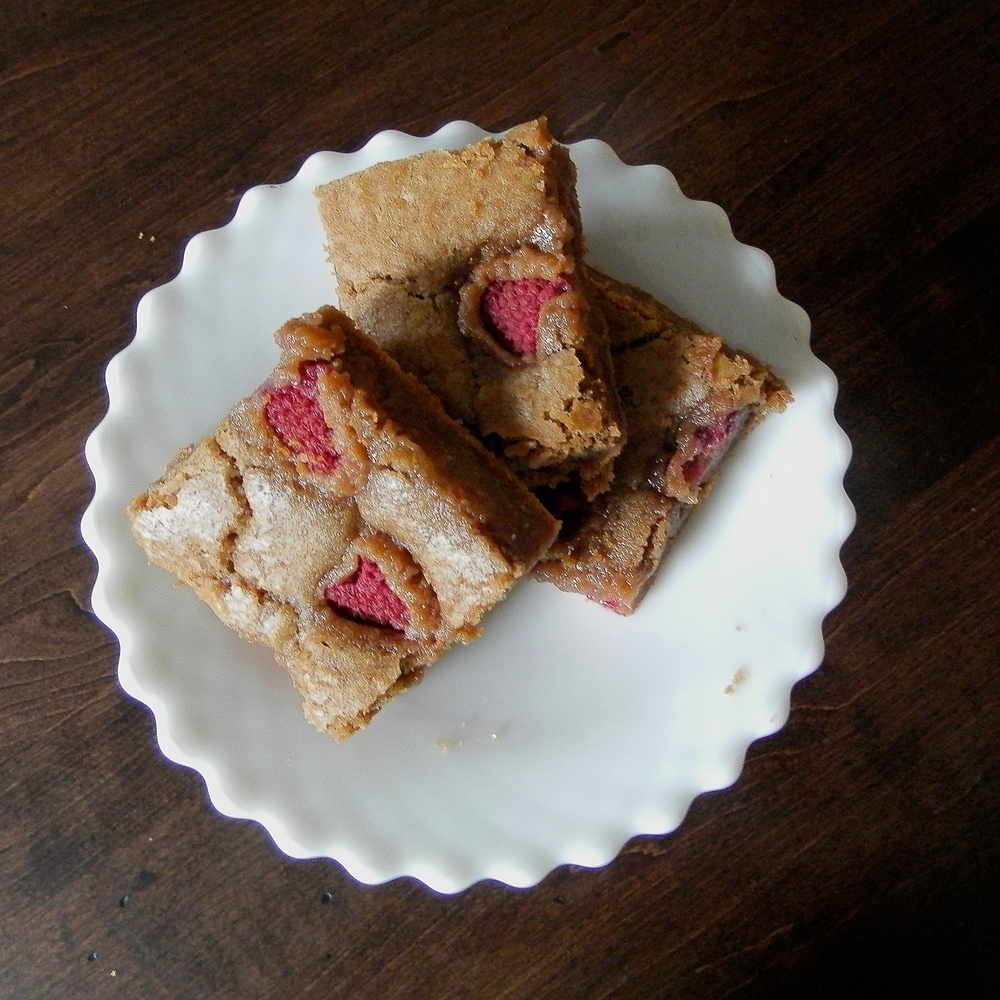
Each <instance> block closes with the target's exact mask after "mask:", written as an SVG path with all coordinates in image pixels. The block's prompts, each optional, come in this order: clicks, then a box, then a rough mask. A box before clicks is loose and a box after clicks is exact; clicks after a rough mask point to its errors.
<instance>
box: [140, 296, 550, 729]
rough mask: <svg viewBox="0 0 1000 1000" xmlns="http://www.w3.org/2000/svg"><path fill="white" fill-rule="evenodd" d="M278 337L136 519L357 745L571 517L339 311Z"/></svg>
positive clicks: (143, 502) (170, 564)
mask: <svg viewBox="0 0 1000 1000" xmlns="http://www.w3.org/2000/svg"><path fill="white" fill-rule="evenodd" d="M276 339H277V341H278V344H279V346H280V347H281V358H280V362H279V364H278V366H277V368H276V369H275V370H274V372H273V373H272V375H271V376H270V377H269V379H268V380H267V382H266V383H265V384H264V385H263V386H262V387H261V388H260V389H259V390H258V391H257V392H256V393H255V394H253V395H252V396H250V397H248V398H246V399H244V400H242V401H241V402H240V403H238V404H237V405H236V407H235V408H234V409H233V410H232V411H231V412H230V413H229V415H228V416H227V417H226V418H225V419H224V420H223V421H222V423H221V424H220V425H219V426H218V427H217V428H216V430H215V431H214V432H213V433H212V434H211V435H209V437H207V438H206V439H205V440H204V441H202V442H201V443H200V444H197V445H195V446H193V447H189V448H185V449H183V450H182V451H181V452H180V453H179V454H178V455H177V456H176V457H175V458H174V460H173V461H172V462H171V463H170V465H169V466H168V468H167V470H166V473H165V474H164V476H163V477H162V478H161V479H159V480H158V481H157V482H154V483H153V484H152V485H151V486H150V487H149V488H148V489H147V491H146V492H145V493H144V494H142V495H141V496H139V497H136V498H135V500H133V501H132V503H131V505H130V507H129V511H128V513H129V517H130V518H131V522H132V529H133V533H134V534H135V537H136V539H137V540H138V541H139V543H140V544H141V545H142V546H143V548H144V549H145V550H146V553H147V555H148V557H149V559H150V560H151V561H152V562H154V563H156V564H158V565H160V566H162V567H164V568H165V569H168V570H170V571H172V572H173V573H175V574H176V575H177V576H178V577H179V578H180V579H181V581H183V582H184V583H186V584H189V585H190V586H191V587H192V588H193V589H194V591H195V592H196V593H197V594H198V596H199V597H200V598H201V599H202V600H204V601H205V602H206V603H207V604H209V605H210V606H211V607H212V609H213V610H214V611H215V613H216V614H217V615H218V616H219V618H221V619H222V621H223V622H225V623H226V624H227V625H229V626H231V627H232V628H234V629H235V630H236V631H237V632H239V633H241V634H242V635H243V636H245V637H246V638H247V639H250V640H252V641H254V642H259V643H263V644H265V645H267V646H270V647H271V648H272V649H273V651H274V652H275V654H276V657H277V659H278V660H279V661H280V662H281V663H282V664H284V666H285V667H287V669H288V671H289V673H290V674H291V677H292V680H293V682H294V684H295V686H296V688H297V689H298V690H299V692H300V693H301V694H302V696H303V698H304V699H305V713H306V716H307V718H308V719H309V720H310V721H311V722H312V723H313V724H314V725H316V726H317V727H318V728H319V729H322V730H325V731H327V732H329V733H331V734H332V735H334V736H336V737H338V738H342V737H344V736H347V735H349V734H350V733H351V732H353V731H354V730H356V729H358V728H359V727H362V726H364V725H366V724H367V722H368V721H369V719H370V718H371V717H372V715H373V714H374V713H375V712H376V711H377V710H378V709H379V707H380V706H381V705H382V704H383V703H384V702H385V701H386V700H387V699H388V698H390V697H392V696H393V695H395V694H396V693H397V692H398V691H400V690H401V689H402V688H403V687H405V686H406V685H408V684H410V683H412V682H413V681H415V680H417V679H418V678H419V676H420V674H421V671H422V669H423V667H425V666H426V665H427V664H429V663H431V662H433V661H434V660H435V659H437V658H438V657H439V656H440V655H441V654H442V653H443V652H444V651H445V650H447V649H448V648H449V647H450V646H451V645H452V644H453V643H455V642H456V641H468V640H470V639H472V638H474V637H475V636H476V634H477V632H478V628H477V625H478V623H479V621H480V619H481V618H482V616H483V614H484V613H485V612H486V610H487V609H489V608H490V607H492V606H493V605H494V604H496V602H497V601H499V600H500V599H501V598H502V597H503V596H504V595H505V594H506V593H507V591H508V590H509V589H510V587H511V586H512V584H513V583H514V582H515V581H516V580H517V579H518V578H519V577H520V576H521V575H522V574H524V573H525V572H527V571H528V570H529V569H530V568H531V567H532V566H533V565H534V563H535V562H536V560H537V559H538V558H539V557H540V556H541V555H542V554H543V553H544V552H545V551H546V549H547V548H548V546H549V544H550V543H551V541H552V540H553V538H554V536H555V534H556V531H557V529H558V524H557V522H556V521H555V520H554V519H553V518H552V517H551V516H550V515H549V514H548V513H547V512H546V510H545V509H544V508H543V507H542V505H541V504H540V503H539V502H538V501H537V500H536V499H535V498H534V497H533V496H532V495H531V494H530V493H529V491H528V490H527V488H526V487H525V486H524V485H523V484H522V483H521V482H520V481H519V480H518V479H517V478H515V477H514V475H513V474H511V473H510V472H509V471H508V470H507V469H506V468H505V467H504V466H503V465H502V463H500V462H499V461H498V460H497V459H496V458H495V457H494V456H492V455H491V454H490V453H489V452H487V451H486V449H485V448H484V447H483V446H482V445H481V444H480V443H479V442H478V441H477V440H476V439H475V438H474V437H473V436H472V435H471V434H470V433H469V432H468V431H466V430H465V429H464V428H463V427H461V426H460V425H459V424H458V423H457V422H456V421H454V420H452V419H451V418H450V417H448V416H447V415H446V414H445V412H444V410H443V409H442V408H441V405H440V403H439V402H438V401H437V400H436V399H435V398H434V397H433V396H432V395H431V393H430V392H429V391H428V390H427V389H425V388H424V387H423V386H422V385H421V384H420V383H419V382H417V380H416V379H414V378H413V377H412V376H410V375H408V374H406V373H405V372H403V371H402V370H401V369H400V368H399V366H398V365H397V364H396V363H395V362H393V361H392V360H391V359H390V358H388V357H387V356H386V355H385V354H383V353H382V351H380V350H379V349H378V348H377V347H376V346H375V345H374V344H373V343H372V342H371V341H370V340H368V338H366V337H365V336H363V335H362V334H360V333H359V332H358V331H357V330H356V328H355V327H354V325H353V323H352V322H351V321H350V320H349V319H348V318H347V317H346V316H344V315H343V314H342V313H340V312H339V311H338V310H336V309H334V308H332V307H326V308H324V309H321V310H320V311H318V312H316V313H310V314H307V315H305V316H303V317H301V318H300V319H296V320H291V321H289V322H288V323H286V324H285V325H284V326H283V327H282V328H281V330H279V331H278V333H277V334H276Z"/></svg>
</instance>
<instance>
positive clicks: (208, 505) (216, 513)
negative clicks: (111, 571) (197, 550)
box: [134, 477, 237, 545]
mask: <svg viewBox="0 0 1000 1000" xmlns="http://www.w3.org/2000/svg"><path fill="white" fill-rule="evenodd" d="M236 513H237V511H236V504H235V503H234V502H233V499H232V497H230V495H229V494H228V492H227V491H226V488H225V484H224V482H223V480H222V479H221V477H220V478H218V479H216V478H213V479H192V480H190V481H189V482H188V483H186V484H185V485H184V486H183V487H181V489H180V490H178V492H177V502H176V503H175V504H174V506H173V507H154V508H153V509H151V510H143V511H140V512H139V513H138V514H137V515H136V517H135V519H134V524H135V529H136V531H137V533H138V534H140V535H141V536H142V537H143V538H146V539H148V540H149V541H150V542H161V543H162V542H180V543H183V541H184V539H189V538H197V539H199V540H200V541H203V542H205V543H207V544H209V545H212V544H218V542H219V541H220V539H222V537H223V536H224V535H225V534H226V533H227V532H228V530H229V526H230V524H232V522H233V519H234V518H235V516H236Z"/></svg>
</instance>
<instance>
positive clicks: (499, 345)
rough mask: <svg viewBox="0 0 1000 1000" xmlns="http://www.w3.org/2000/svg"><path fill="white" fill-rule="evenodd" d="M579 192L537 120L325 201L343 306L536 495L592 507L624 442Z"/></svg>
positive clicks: (363, 181) (369, 179) (371, 172)
mask: <svg viewBox="0 0 1000 1000" xmlns="http://www.w3.org/2000/svg"><path fill="white" fill-rule="evenodd" d="M575 184H576V174H575V169H574V167H573V163H572V161H571V160H570V157H569V153H568V151H567V150H566V148H565V147H563V146H560V145H558V144H557V143H555V142H554V141H553V139H552V136H551V135H550V134H549V131H548V128H547V126H546V124H545V122H544V120H539V121H534V122H528V123H527V124H524V125H520V126H518V127H517V128H514V129H511V130H510V132H508V133H507V134H506V135H505V136H504V137H503V138H502V139H500V140H496V139H486V140H484V141H482V142H478V143H476V144H475V145H472V146H469V147H468V148H466V149H461V150H458V151H449V150H435V151H432V152H428V153H423V154H421V155H418V156H413V157H410V158H408V159H404V160H397V161H394V162H389V163H379V164H376V165H375V166H372V167H369V168H368V169H366V170H362V171H360V172H359V173H355V174H351V175H349V176H347V177H344V178H341V179H340V180H337V181H333V182H331V183H329V184H324V185H322V186H321V187H319V188H318V189H317V191H316V194H317V197H318V199H319V208H320V215H321V217H322V220H323V225H324V228H325V230H326V236H327V249H328V253H329V257H330V261H331V263H332V264H333V266H334V269H335V271H336V275H337V290H338V295H339V297H340V305H341V308H342V309H344V311H345V312H347V313H348V314H349V315H350V316H351V317H352V318H353V319H354V320H355V321H356V322H357V323H358V325H359V326H360V327H361V328H362V329H364V330H371V331H373V333H372V335H373V337H374V338H375V339H376V340H377V341H378V343H379V345H380V346H381V347H382V348H383V349H384V350H386V351H387V352H388V353H389V354H390V355H391V356H392V357H393V358H395V359H396V360H397V361H398V362H399V363H400V364H401V365H402V366H403V367H404V368H406V369H407V370H408V371H411V372H413V374H415V375H416V376H417V377H418V378H419V379H420V380H421V381H422V382H423V383H424V384H425V385H427V386H428V387H429V388H430V389H431V390H432V391H433V392H435V393H436V394H437V395H438V396H439V397H440V399H441V400H442V402H443V403H444V407H445V409H446V410H447V411H448V412H449V413H450V414H451V415H452V416H453V417H456V418H457V419H459V420H461V421H462V422H463V423H465V424H466V425H467V426H468V427H470V428H471V429H472V430H473V431H474V432H475V433H476V434H477V435H478V436H479V437H480V438H481V439H482V440H484V441H486V442H487V444H488V445H489V446H490V447H491V448H492V449H493V450H494V451H496V452H497V453H498V454H499V455H501V456H502V457H503V458H504V460H505V461H506V463H507V464H508V466H510V467H511V468H513V469H514V470H515V471H516V472H517V473H518V475H520V476H521V477H522V478H524V479H525V480H526V481H527V482H528V483H529V485H532V486H535V485H539V484H555V483H559V482H562V481H565V480H568V479H575V480H578V481H579V482H580V483H581V484H582V488H583V491H584V492H585V493H586V495H587V496H594V495H596V494H597V493H598V492H600V491H601V490H603V489H605V488H606V486H607V485H608V483H609V482H610V478H611V468H612V464H613V462H614V458H615V456H616V455H617V454H618V452H619V451H620V450H621V447H622V444H623V443H624V437H625V435H624V424H623V422H622V418H621V413H620V407H619V404H618V399H617V396H616V394H615V390H614V376H613V368H612V363H611V358H610V353H609V350H608V343H607V335H606V330H605V328H604V319H603V316H602V314H601V313H600V312H598V311H596V310H594V309H592V308H591V305H590V303H589V281H588V276H587V272H586V269H585V268H584V266H583V264H582V262H581V258H582V256H583V238H582V231H581V225H580V212H579V207H578V205H577V201H576V188H575Z"/></svg>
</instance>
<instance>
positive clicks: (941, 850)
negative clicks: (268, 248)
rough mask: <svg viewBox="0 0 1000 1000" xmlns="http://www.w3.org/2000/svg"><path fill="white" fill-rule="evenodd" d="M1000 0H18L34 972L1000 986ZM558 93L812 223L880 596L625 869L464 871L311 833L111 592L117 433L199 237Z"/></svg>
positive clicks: (401, 987)
mask: <svg viewBox="0 0 1000 1000" xmlns="http://www.w3.org/2000/svg"><path fill="white" fill-rule="evenodd" d="M997 11H998V8H997V6H996V5H995V4H994V3H991V2H981V3H954V2H948V0H939V2H937V3H933V4H931V3H923V2H896V3H893V2H889V0H866V2H863V3H862V2H855V0H849V2H844V3H840V4H837V5H833V4H829V5H820V4H812V5H808V4H802V3H798V2H791V0H761V2H757V3H749V2H736V3H728V2H725V3H724V2H716V0H705V2H699V3H660V4H657V3H636V2H634V0H627V2H618V0H610V2H607V0H606V2H601V3H589V2H584V0H577V2H576V3H570V2H568V0H556V2H553V3H549V4H537V3H531V2H525V0H511V2H507V3H502V4H499V3H498V4H494V5H490V4H482V3H470V2H467V0H453V2H443V3H441V4H438V5H435V4H430V3H426V2H423V0H416V2H411V3H401V2H398V0H388V2H383V3H372V4H367V5H361V4H347V3H338V2H334V3H321V2H319V0H292V2H288V3H283V4H265V3H260V2H255V0H250V2H247V0H219V2H216V3H213V4H206V3H194V2H191V0H178V2H173V3H153V2H126V0H104V2H103V3H80V2H77V3H72V2H69V0H46V2H39V3H28V2H26V0H15V2H14V3H13V4H7V5H5V6H4V7H3V11H2V13H0V144H2V145H0V149H2V161H0V165H2V172H0V220H2V230H0V266H2V279H0V295H2V302H3V309H2V312H0V324H2V362H0V408H2V409H0V412H2V419H3V424H2V428H3V434H2V438H0V469H2V472H0V498H2V499H0V518H2V521H0V524H2V527H0V531H2V542H0V552H2V555H3V561H2V572H3V581H4V585H3V588H2V590H0V650H2V667H0V823H2V827H0V831H2V832H0V879H2V883H0V884H2V901H3V903H2V906H0V935H2V936H0V995H2V996H3V997H5V998H7V997H10V998H13V1000H19V998H33V997H58V998H64V997H105V996H109V997H110V996H126V995H127V996H130V997H144V998H189V997H191V998H201V997H212V998H214V997H225V998H229V997H233V998H236V997H240V998H242V997H255V998H256V997H261V998H264V997H267V998H270V997H300V996H323V997H343V998H351V1000H362V998H371V1000H375V998H386V997H393V998H396V997H408V998H409V997H412V998H429V997H433V998H499V997H504V998H511V1000H512V998H538V997H556V998H611V997H615V998H623V1000H624V998H638V997H671V998H674V997H681V998H683V997H692V998H693V997H741V998H744V997H768V998H773V997H778V998H782V997H790V998H792V997H795V998H798V997H843V996H848V995H855V992H856V991H858V990H861V988H862V987H863V986H865V985H868V986H876V987H878V986H881V987H882V988H883V990H884V991H885V992H886V995H890V996H892V995H903V992H904V990H909V989H911V988H913V987H916V986H917V985H926V986H929V987H930V988H931V990H932V991H933V994H934V995H936V996H942V997H944V996H947V997H984V996H987V995H990V996H995V995H997V994H996V991H997V990H998V989H1000V950H998V948H997V941H998V937H1000V840H998V836H997V829H998V820H1000V753H998V745H1000V670H998V668H1000V652H998V650H1000V599H998V595H1000V586H998V579H997V578H998V575H1000V516H998V514H1000V501H998V499H997V498H998V493H1000V489H998V487H1000V475H998V469H1000V346H998V344H1000V330H998V325H1000V323H998V320H1000V181H998V170H1000V127H998V117H1000V102H998V87H997V82H996V70H997V65H998V63H1000V60H998V55H1000V52H998V44H997V39H998V37H1000V18H998V16H997ZM539 114H546V115H548V116H549V118H550V122H551V125H552V128H553V130H554V131H555V133H556V134H557V135H558V136H560V137H561V138H562V139H564V140H566V141H575V140H577V139H582V138H586V137H594V138H599V139H603V140H605V141H607V142H609V143H610V144H611V145H612V146H613V147H614V148H615V149H616V150H617V151H618V153H619V154H620V155H621V156H622V158H623V159H625V160H626V161H627V162H631V163H647V162H649V163H662V164H665V165H666V166H668V167H670V169H671V170H673V171H674V173H675V174H676V176H677V178H678V180H679V182H680V184H681V186H682V188H683V189H684V190H685V192H686V193H687V194H688V195H690V196H691V197H696V198H703V199H708V200H711V201H715V202H717V203H718V204H720V205H721V206H722V207H723V208H724V209H725V210H726V211H727V212H728V213H729V215H730V218H731V220H732V224H733V228H734V231H735V233H736V235H737V236H738V238H739V239H741V240H742V241H744V242H746V243H750V244H752V245H754V246H759V247H762V248H763V249H765V250H766V251H768V252H769V253H770V254H771V255H772V256H773V258H774V261H775V264H776V268H777V274H778V282H779V287H780V288H781V290H782V291H783V293H784V294H785V295H787V296H788V297H789V298H791V299H792V300H793V301H796V302H798V303H800V304H801V305H802V306H804V307H805V309H806V310H807V311H808V312H809V314H810V315H811V318H812V321H813V338H814V349H815V351H816V353H817V354H818V355H819V357H820V358H822V359H823V360H824V361H825V362H827V363H828V364H829V365H830V366H831V367H832V368H833V369H834V371H835V372H836V374H837V375H838V377H839V378H840V381H841V395H840V398H839V401H838V405H837V413H838V418H839V420H840V422H841V423H842V425H843V427H844V428H845V430H846V431H847V433H848V434H849V436H850V437H851V439H852V442H853V445H854V449H855V452H854V456H855V457H854V461H853V464H852V466H851V469H850V472H849V474H848V477H847V487H848V491H849V493H850V496H851V498H852V500H853V501H854V503H855V505H856V507H857V511H858V526H857V529H856V531H855V533H854V535H853V536H852V538H851V539H850V541H849V542H848V544H847V546H846V548H845V550H844V552H843V558H844V563H845V566H846V569H847V573H848V576H849V579H850V591H849V593H848V596H847V599H846V600H845V601H844V603H843V604H842V606H841V607H840V608H838V609H837V610H836V611H835V612H834V613H833V614H832V615H831V616H830V617H829V619H828V620H827V623H826V629H825V632H826V639H827V655H826V659H825V662H824V663H823V665H822V667H821V669H820V670H819V671H818V672H817V673H816V674H815V675H813V676H812V677H810V678H808V679H807V680H805V681H804V682H802V683H801V684H800V685H798V687H797V688H796V689H795V692H794V695H793V707H792V713H791V717H790V719H789V722H788V725H787V726H786V727H785V729H784V730H783V731H782V732H781V733H779V734H778V735H776V736H774V737H771V738H769V739H766V740H763V741H761V742H759V743H757V744H755V745H754V746H753V747H752V748H751V750H750V752H749V755H748V759H747V762H746V768H745V770H744V773H743V775H742V777H741V778H740V780H739V782H738V783H737V784H736V785H735V787H733V788H731V789H729V790H726V791H723V792H718V793H714V794H711V795H705V796H702V797H701V798H699V799H697V800H696V801H695V803H694V805H693V807H692V809H691V811H690V813H689V815H688V817H687V819H686V821H685V823H684V824H683V826H682V827H681V829H680V830H679V831H678V832H677V833H675V834H673V835H670V836H666V837H662V838H638V839H636V840H634V841H632V842H631V843H630V844H628V845H627V846H626V848H625V849H624V851H623V852H622V854H621V855H620V856H619V858H618V859H617V860H616V861H614V862H613V863H612V864H610V865H609V866H607V867H606V868H604V869H602V870H597V871H592V870H585V869H567V868H562V869H559V870H557V871H555V872H553V873H552V874H550V875H549V876H548V877H547V878H546V879H545V880H544V881H543V882H541V884H539V885H538V886H536V887H534V888H532V889H528V890H523V891H515V890H512V889H508V888H505V887H502V886H499V885H497V884H492V883H481V884H478V885H475V886H473V887H472V888H470V889H468V890H467V891H465V892H462V893H460V894H458V895H456V896H451V897H448V896H438V895H436V894H434V893H432V892H430V891H429V890H427V889H426V888H425V887H423V886H422V885H420V884H419V883H416V882H413V881H411V880H408V879H403V880H399V881H397V882H394V883H390V884H387V885H383V886H375V887H368V886H363V885H359V884H357V883H356V882H354V881H353V880H352V879H351V878H350V877H349V876H347V875H345V874H344V872H343V871H342V869H340V868H339V867H338V866H337V865H336V864H334V863H332V862H325V861H309V862H298V861H292V860H289V859H287V858H285V857H283V856H281V855H280V854H279V853H277V851H276V850H275V848H274V847H273V846H272V843H271V841H270V839H269V838H268V836H267V834H266V833H265V832H264V831H263V830H262V829H261V828H259V827H258V826H256V825H254V824H252V823H247V822H237V821H233V820H229V819H225V818H223V817H220V816H219V815H218V814H216V813H215V812H214V811H213V809H212V808H211V806H210V805H209V803H208V801H207V796H206V793H205V789H204V786H203V783H202V781H201V779H200V778H199V777H198V776H197V775H196V774H194V773H192V772H189V771H186V770H184V769H182V768H179V767H176V766H173V765H171V764H169V763H167V762H165V761H164V759H163V758H162V757H161V756H160V754H159V752H158V750H157V746H156V742H155V736H154V731H153V722H152V718H151V715H150V713H149V712H148V710H147V709H146V708H144V707H143V706H142V705H140V704H136V703H134V702H132V701H131V700H129V699H128V698H127V697H126V696H125V695H123V693H122V692H121V690H120V689H119V687H118V685H117V682H116V673H115V670H116V662H117V645H116V641H115V639H114V637H113V636H112V635H111V634H110V633H109V632H108V631H107V630H106V629H105V628H104V627H103V626H102V625H101V624H100V623H99V622H98V621H97V620H96V619H95V618H94V617H93V616H92V614H91V612H90V605H89V595H90V591H91V587H92V585H93V581H94V577H95V563H94V561H93V559H92V557H91V555H90V554H89V552H88V551H87V550H86V548H85V547H84V546H83V544H82V542H81V538H80V532H79V521H80V516H81V514H82V512H83V509H84V508H85V506H86V504H87V503H88V501H89V498H90V493H91V480H90V477H89V474H88V472H87V469H86V466H85V464H84V462H83V457H82V449H83V442H84V440H85V438H86V436H87V434H88V433H89V431H90V430H91V429H92V427H93V426H94V425H95V424H96V423H97V422H98V420H99V419H100V418H101V416H102V415H103V412H104V408H105V405H106V400H105V394H104V387H103V382H102V372H103V369H104V366H105V365H106V364H107V362H108V360H109V359H110V358H111V357H112V355H113V354H115V353H116V352H117V351H118V350H120V349H121V348H122V347H123V346H124V345H125V344H126V343H127V342H128V340H129V339H130V337H131V336H132V333H133V323H134V308H135V304H136V301H137V299H138V298H139V296H140V295H141V294H142V293H143V292H144V291H146V290H147V289H149V288H151V287H153V286H155V285H158V284H162V283H163V282H164V281H166V280H168V279H169V278H170V277H172V276H173V275H174V273H175V272H176V269H177V267H178V264H179V255H180V252H181V249H182V247H183V245H184V243H185V241H186V240H187V239H188V238H189V237H190V236H191V235H192V234H194V233H196V232H198V231H200V230H203V229H208V228H212V227H215V226H219V225H222V224H223V223H225V222H226V221H228V219H229V218H230V216H231V214H232V212H233V209H234V206H235V202H236V200H237V198H238V196H239V195H240V193H241V192H242V191H243V190H244V189H246V188H247V187H249V186H251V185H254V184H259V183H267V182H278V181H283V180H286V179H287V178H289V177H290V176H291V175H292V174H293V173H294V171H295V170H296V169H297V168H298V166H299V164H300V163H301V161H302V160H303V159H304V157H305V156H306V155H307V154H308V153H310V152H312V151H313V150H316V149H342V150H349V149H354V148H357V147H358V146H359V145H360V144H361V143H362V142H363V141H364V140H366V139H367V138H368V137H369V135H371V134H372V133H373V132H375V131H378V130H380V129H383V128H387V127H395V128H400V129H403V130H406V131H410V132H415V133H426V132H429V131H433V130H434V129H436V128H437V127H438V126H439V125H441V124H442V123H444V122H445V121H448V120H450V119H454V118H468V119H470V120H472V121H475V122H476V123H478V124H480V125H482V126H483V127H485V128H488V129H491V130H498V129H502V128H505V127H507V126H509V125H512V124H514V123H516V122H518V121H521V120H525V119H527V118H530V117H534V116H536V115H539Z"/></svg>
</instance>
